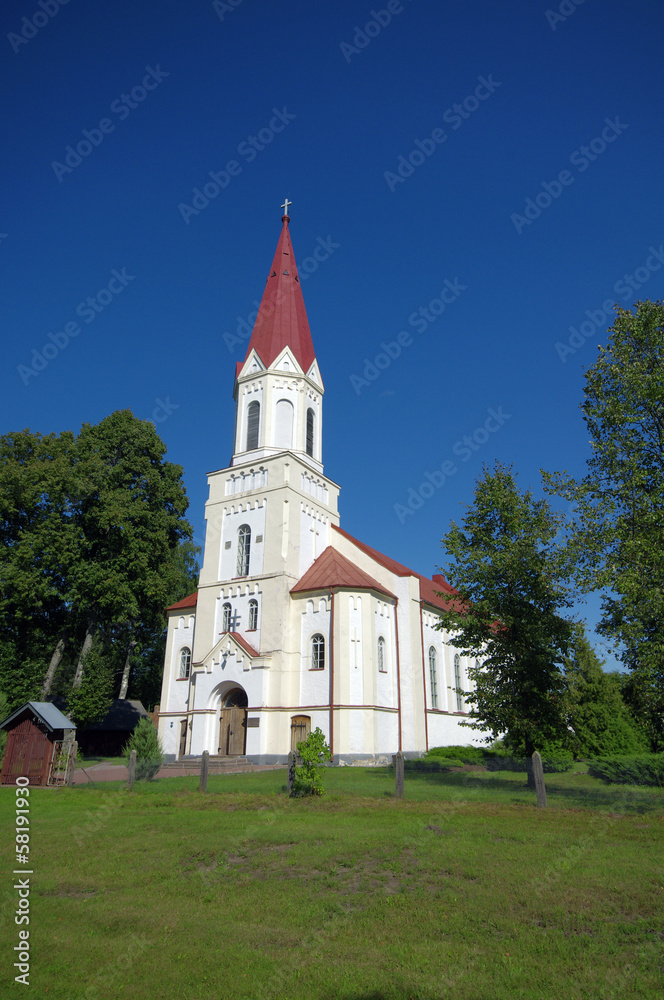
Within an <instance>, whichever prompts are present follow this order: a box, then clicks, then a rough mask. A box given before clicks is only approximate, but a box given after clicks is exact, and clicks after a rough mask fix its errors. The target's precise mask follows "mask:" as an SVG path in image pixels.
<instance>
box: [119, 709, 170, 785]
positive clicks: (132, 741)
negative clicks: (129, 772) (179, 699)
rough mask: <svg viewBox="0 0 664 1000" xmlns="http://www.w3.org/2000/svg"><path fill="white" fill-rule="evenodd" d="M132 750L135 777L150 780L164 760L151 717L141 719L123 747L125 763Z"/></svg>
mask: <svg viewBox="0 0 664 1000" xmlns="http://www.w3.org/2000/svg"><path fill="white" fill-rule="evenodd" d="M132 750H135V751H136V778H137V779H138V780H139V781H140V780H141V779H142V778H145V779H146V780H147V781H152V779H153V778H154V776H155V774H156V773H157V771H158V770H159V768H160V767H161V765H162V764H163V762H164V752H163V750H162V746H161V740H160V739H159V735H158V733H157V730H156V729H155V727H154V724H153V722H152V719H147V718H143V719H141V721H140V722H139V724H138V725H137V726H136V729H135V730H134V731H133V733H132V734H131V736H130V737H129V739H128V740H127V745H126V746H125V747H123V749H122V756H123V757H125V758H126V759H127V764H129V754H130V753H131V751H132Z"/></svg>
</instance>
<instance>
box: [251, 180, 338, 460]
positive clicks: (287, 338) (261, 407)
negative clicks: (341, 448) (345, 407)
mask: <svg viewBox="0 0 664 1000" xmlns="http://www.w3.org/2000/svg"><path fill="white" fill-rule="evenodd" d="M289 205H290V202H289V201H288V199H286V201H285V203H284V205H282V208H283V209H284V215H283V216H282V218H281V223H282V227H281V234H280V236H279V241H278V243H277V249H276V251H275V254H274V259H273V261H272V267H271V268H270V273H269V275H268V278H267V283H266V285H265V290H264V292H263V298H262V299H261V304H260V308H259V310H258V316H257V317H256V323H255V324H254V329H253V331H252V334H251V339H250V341H249V347H248V349H247V354H246V357H245V359H244V361H243V362H241V363H238V366H237V372H236V381H235V394H236V400H237V409H236V420H235V444H234V447H233V458H232V461H231V464H232V465H238V464H240V463H244V462H247V461H251V462H253V461H255V460H256V459H259V458H267V457H269V456H270V455H276V454H279V453H281V452H284V451H291V452H295V453H296V454H299V455H300V456H301V458H302V459H303V461H304V462H305V463H306V464H307V465H309V466H310V467H312V468H313V469H315V470H316V471H317V472H319V473H320V472H322V470H323V465H322V454H321V453H322V427H321V423H322V399H323V392H324V388H323V382H322V379H321V377H320V372H319V370H318V363H317V361H316V354H315V352H314V345H313V342H312V339H311V331H310V330H309V321H308V319H307V311H306V309H305V307H304V298H303V296H302V286H301V285H300V279H299V276H298V273H297V264H296V263H295V254H294V253H293V246H292V244H291V238H290V232H289V228H288V224H289V222H290V218H289V216H288V206H289Z"/></svg>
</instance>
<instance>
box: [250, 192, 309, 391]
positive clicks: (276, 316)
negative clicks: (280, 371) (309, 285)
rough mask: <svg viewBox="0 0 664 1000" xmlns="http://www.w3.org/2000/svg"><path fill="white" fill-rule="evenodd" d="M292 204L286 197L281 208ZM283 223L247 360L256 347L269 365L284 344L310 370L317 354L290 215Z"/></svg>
mask: <svg viewBox="0 0 664 1000" xmlns="http://www.w3.org/2000/svg"><path fill="white" fill-rule="evenodd" d="M291 204H292V202H290V201H288V199H287V198H286V200H285V202H284V204H283V205H282V206H281V207H282V208H283V209H284V211H285V212H286V213H287V212H288V208H289V206H290V205H291ZM281 222H282V229H281V235H280V237H279V242H278V243H277V249H276V251H275V254H274V260H273V261H272V267H271V268H270V274H269V276H268V279H267V284H266V286H265V291H264V292H263V298H262V299H261V304H260V309H259V310H258V316H257V317H256V322H255V324H254V329H253V332H252V334H251V340H250V341H249V347H248V349H247V355H246V357H245V361H246V359H247V358H248V357H249V354H250V353H251V351H252V350H255V351H256V354H257V355H258V357H259V358H260V359H261V361H262V362H263V364H264V365H265V367H266V368H267V367H269V366H270V365H271V364H272V362H273V361H274V360H275V358H277V357H278V356H279V355H280V354H281V352H282V351H283V349H284V347H289V348H290V350H291V351H292V352H293V354H294V356H295V358H296V360H297V362H298V364H299V365H300V367H301V368H302V370H303V371H304V372H308V371H309V369H310V368H311V365H312V363H313V361H314V359H315V357H316V355H315V352H314V345H313V342H312V340H311V332H310V330H309V321H308V319H307V311H306V309H305V308H304V298H303V296H302V287H301V285H300V279H299V277H298V273H297V265H296V263H295V254H294V253H293V247H292V244H291V239H290V232H289V229H288V223H289V222H290V218H289V216H288V215H287V214H286V215H283V216H282V217H281Z"/></svg>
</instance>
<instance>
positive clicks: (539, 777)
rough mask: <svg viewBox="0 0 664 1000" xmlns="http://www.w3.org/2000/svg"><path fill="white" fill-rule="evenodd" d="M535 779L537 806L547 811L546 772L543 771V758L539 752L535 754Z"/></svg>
mask: <svg viewBox="0 0 664 1000" xmlns="http://www.w3.org/2000/svg"><path fill="white" fill-rule="evenodd" d="M533 777H534V779H535V788H536V790H537V805H538V806H539V807H540V808H542V809H545V808H546V788H545V787H544V771H543V769H542V758H541V756H540V754H539V753H538V752H537V750H536V751H535V753H534V754H533Z"/></svg>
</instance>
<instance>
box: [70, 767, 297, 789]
mask: <svg viewBox="0 0 664 1000" xmlns="http://www.w3.org/2000/svg"><path fill="white" fill-rule="evenodd" d="M286 767H287V765H286V764H238V765H237V767H225V768H224V770H223V771H221V772H216V773H214V772H212V771H210V774H209V777H211V778H216V777H217V774H219V773H221V774H239V773H241V772H244V771H279V770H284V771H285V770H286ZM156 777H157V778H187V777H189V778H197V777H198V771H192V770H191V768H189V769H187V768H184V767H162V768H161V770H159V771H158V772H157V775H156ZM90 779H92V781H93V782H94V783H95V784H97V782H98V781H126V780H127V768H126V767H125V765H124V764H104V763H101V764H91V765H90V767H86V768H85V770H83V769H82V768H80V767H77V768H76V770H75V771H74V784H75V785H87V784H88V783H89V781H90Z"/></svg>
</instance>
